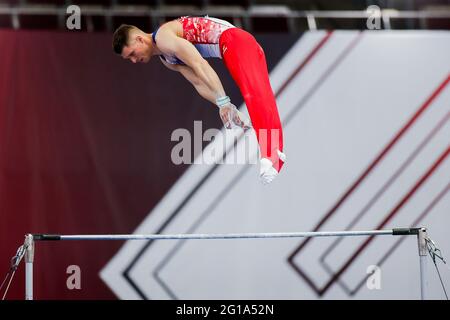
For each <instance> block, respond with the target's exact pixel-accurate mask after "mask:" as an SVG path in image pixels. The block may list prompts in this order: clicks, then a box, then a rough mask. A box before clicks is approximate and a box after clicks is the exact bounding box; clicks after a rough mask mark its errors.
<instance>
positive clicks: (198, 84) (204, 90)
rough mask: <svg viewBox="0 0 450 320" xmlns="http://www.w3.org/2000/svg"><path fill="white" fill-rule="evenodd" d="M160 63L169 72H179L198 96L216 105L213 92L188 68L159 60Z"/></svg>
mask: <svg viewBox="0 0 450 320" xmlns="http://www.w3.org/2000/svg"><path fill="white" fill-rule="evenodd" d="M161 62H162V63H163V64H164V65H165V66H166V67H167V68H169V69H170V70H173V71H177V72H180V73H181V74H182V75H183V76H184V77H185V78H186V79H187V80H188V81H189V82H190V83H191V84H192V85H193V86H194V88H195V90H197V92H198V94H199V95H200V96H201V97H203V98H204V99H206V100H208V101H210V102H211V103H213V104H216V96H215V94H214V92H213V91H211V89H210V88H209V87H208V86H207V85H206V84H205V83H204V82H203V81H202V79H200V78H199V77H198V76H197V75H196V74H195V72H194V71H193V70H192V69H191V68H190V67H188V66H183V65H175V64H170V63H167V62H166V61H164V60H163V59H161Z"/></svg>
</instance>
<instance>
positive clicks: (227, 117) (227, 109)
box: [217, 97, 251, 131]
mask: <svg viewBox="0 0 450 320" xmlns="http://www.w3.org/2000/svg"><path fill="white" fill-rule="evenodd" d="M226 98H228V97H226ZM225 101H226V103H222V104H220V103H217V105H218V107H219V115H220V118H221V119H222V122H223V124H224V126H225V128H226V129H232V128H234V127H240V128H242V129H243V130H244V131H246V130H248V129H250V128H251V124H250V119H248V117H246V116H245V115H244V114H243V113H242V112H240V111H239V110H238V109H237V108H236V106H235V105H234V104H232V103H231V102H230V100H229V98H228V99H227V100H225Z"/></svg>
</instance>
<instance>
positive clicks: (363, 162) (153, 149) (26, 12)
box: [0, 0, 450, 299]
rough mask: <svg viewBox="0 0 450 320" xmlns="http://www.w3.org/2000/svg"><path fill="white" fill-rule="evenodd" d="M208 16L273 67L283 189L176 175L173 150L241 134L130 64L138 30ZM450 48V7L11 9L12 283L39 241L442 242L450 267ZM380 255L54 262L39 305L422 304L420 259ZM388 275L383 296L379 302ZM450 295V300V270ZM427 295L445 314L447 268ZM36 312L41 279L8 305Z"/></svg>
mask: <svg viewBox="0 0 450 320" xmlns="http://www.w3.org/2000/svg"><path fill="white" fill-rule="evenodd" d="M73 5H76V6H78V8H79V9H80V11H79V13H80V18H81V20H80V28H75V29H70V28H68V25H67V21H68V19H69V18H70V17H71V16H72V15H73V13H74V12H76V11H72V10H73V8H74V7H71V6H73ZM368 8H371V9H369V10H368ZM374 8H375V9H376V8H379V11H376V10H375V9H374ZM373 10H375V11H373ZM374 12H375V16H373V14H374ZM206 14H208V15H210V16H213V17H217V18H221V19H225V20H228V21H230V22H232V23H233V24H235V25H236V26H238V27H241V28H243V29H245V30H247V31H249V32H251V33H252V34H254V35H255V37H256V38H257V40H258V41H259V42H260V43H261V45H262V47H263V48H264V50H265V53H266V57H267V62H268V68H269V71H270V75H271V83H272V86H273V89H274V93H275V95H276V97H277V102H278V105H279V110H280V116H281V119H282V122H283V125H284V128H285V145H286V153H287V157H288V161H287V164H286V166H285V168H284V169H283V171H282V173H281V175H280V176H279V177H278V178H277V180H276V181H275V182H274V183H273V184H271V185H270V186H267V187H263V186H262V185H260V184H259V181H258V179H257V169H256V168H255V166H253V165H215V164H181V165H177V164H174V163H173V162H172V159H171V153H172V151H173V148H174V146H175V145H176V144H177V142H176V141H173V140H172V139H171V136H172V133H173V131H174V130H176V129H178V128H185V129H187V130H188V131H189V132H191V133H192V136H193V137H194V136H195V134H198V132H197V133H196V132H195V129H194V127H195V125H194V121H202V130H203V131H205V130H207V129H208V128H221V121H220V118H219V117H218V114H217V109H216V108H215V107H214V106H211V105H210V104H209V103H208V102H206V101H204V100H202V99H201V98H200V97H199V96H198V95H197V94H196V93H195V92H194V90H193V89H192V87H191V85H190V84H189V83H187V82H186V81H185V80H184V79H182V77H181V76H180V75H178V74H176V73H174V72H170V71H167V70H166V69H165V68H164V67H163V66H162V65H161V64H160V63H159V62H158V61H151V63H149V64H147V65H133V64H130V63H127V62H126V61H124V60H122V59H119V58H118V57H117V56H115V55H114V53H113V52H112V48H111V38H112V32H113V31H114V30H115V28H117V27H118V26H120V24H122V23H127V24H134V25H136V26H138V27H140V28H141V29H142V30H144V31H147V32H151V31H152V30H154V29H155V28H156V27H157V26H158V25H160V24H161V23H163V22H165V21H169V20H171V19H174V18H176V17H178V16H184V15H206ZM449 30H450V1H448V0H391V1H389V0H385V1H375V0H373V1H370V0H366V1H358V0H342V1H325V0H322V1H320V0H304V1H303V0H290V1H275V0H243V1H238V0H228V1H227V0H196V1H181V0H130V1H124V0H78V1H75V0H74V1H69V0H67V1H64V0H59V1H58V0H0V273H1V274H4V273H6V272H7V271H8V268H9V264H10V259H11V257H12V256H13V255H14V253H15V251H16V249H17V247H18V246H19V245H20V244H21V243H22V242H23V238H24V235H25V234H26V233H30V232H31V233H60V234H102V233H105V234H116V233H117V234H127V233H135V232H136V233H188V232H195V233H199V232H201V233H216V232H218V233H228V232H285V231H323V230H358V229H359V230H365V229H367V230H369V229H377V228H392V227H413V226H421V225H424V226H426V227H428V229H429V233H430V236H431V237H432V238H433V239H434V240H436V242H437V243H438V244H439V246H440V248H441V250H442V252H443V253H444V255H445V254H446V257H447V259H450V258H449V257H450V256H449V254H450V238H449V235H448V226H449V225H450V157H449V153H450V85H449V80H450V79H449V77H450V59H449V57H450V31H449ZM155 60H156V59H155ZM209 62H210V64H211V65H212V66H213V67H214V69H215V70H216V71H217V73H218V74H219V76H220V78H221V80H222V82H223V84H224V87H225V90H226V92H227V94H228V95H229V96H230V97H231V98H232V101H234V103H235V104H236V105H238V106H239V105H241V108H242V109H243V110H245V106H244V105H243V99H242V97H241V96H240V93H239V90H238V88H237V87H236V85H235V84H234V82H233V80H232V79H231V77H230V75H229V74H228V71H227V70H226V69H225V67H224V66H223V64H222V62H221V61H220V60H209ZM150 101H151V103H150ZM217 144H220V141H218V140H214V141H213V142H209V141H205V140H203V141H201V147H200V150H199V149H198V148H195V147H193V148H192V157H193V158H196V157H197V158H198V157H201V156H202V154H203V155H204V154H206V155H208V154H209V153H210V150H211V149H212V148H214V146H215V145H217ZM239 148H244V146H242V145H241V144H239V143H238V144H236V145H235V146H234V150H236V151H238V150H239ZM256 152H257V151H256V150H253V153H256ZM365 240H367V239H344V240H337V239H313V240H311V241H305V240H299V239H288V240H286V239H284V240H247V241H241V240H239V241H231V242H230V241H211V242H209V241H191V242H189V241H173V242H145V243H142V242H131V241H128V242H126V243H121V242H65V243H51V242H49V243H39V244H38V246H37V248H36V258H35V269H36V270H35V298H36V299H355V298H356V299H417V298H419V297H420V288H419V284H420V282H419V265H418V258H417V245H416V243H415V240H413V239H412V238H408V239H406V238H399V239H397V238H392V239H391V238H389V239H387V238H381V239H379V238H374V239H371V240H370V241H369V242H368V243H367V245H364V243H365ZM372 240H373V241H372ZM70 266H78V267H79V269H80V270H81V282H80V283H81V287H80V288H70V286H68V281H69V280H70V279H69V277H70V275H71V273H70V272H69V271H68V270H71V269H68V268H69V267H70ZM373 266H376V267H378V268H379V270H380V272H381V273H380V274H381V275H380V276H381V278H380V281H381V282H380V283H381V287H380V288H375V289H374V288H369V286H367V285H366V281H367V279H368V277H369V272H368V270H369V269H370V268H371V267H373ZM441 266H443V265H442V264H441ZM441 275H442V279H443V282H444V284H446V285H447V287H448V284H449V283H450V269H449V268H447V267H445V266H444V267H443V268H442V270H441ZM427 277H428V281H429V285H430V297H431V298H433V299H443V298H445V296H444V294H443V291H442V288H441V283H440V281H439V278H438V277H437V274H436V273H435V271H434V267H432V266H431V264H430V267H429V270H428V273H427ZM68 279H69V280H68ZM23 296H24V270H23V265H22V266H21V267H20V268H19V269H18V273H17V275H16V278H15V279H14V281H13V283H12V285H11V288H10V291H9V293H8V298H9V299H22V298H23Z"/></svg>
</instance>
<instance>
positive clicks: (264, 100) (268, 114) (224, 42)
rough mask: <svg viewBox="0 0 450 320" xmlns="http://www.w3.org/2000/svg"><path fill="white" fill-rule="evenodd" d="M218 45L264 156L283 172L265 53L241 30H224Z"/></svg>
mask: <svg viewBox="0 0 450 320" xmlns="http://www.w3.org/2000/svg"><path fill="white" fill-rule="evenodd" d="M219 45H220V49H221V52H222V57H223V60H224V62H225V65H226V67H227V68H228V70H229V71H230V73H231V76H232V77H233V79H234V81H235V82H236V84H237V85H238V87H239V89H240V91H241V94H242V96H243V98H244V101H245V104H246V105H247V109H248V113H249V115H250V119H251V121H252V125H253V129H254V130H255V132H256V137H257V139H258V143H259V148H260V152H261V157H262V158H268V159H270V160H271V161H272V163H273V167H274V168H275V169H276V170H277V171H280V170H281V167H282V166H283V161H282V160H281V159H280V158H279V156H278V152H277V150H279V151H281V152H283V131H282V128H281V122H280V116H279V115H278V109H277V104H276V101H275V97H274V95H273V91H272V87H271V86H270V81H269V74H268V71H267V63H266V58H265V56H264V51H263V49H262V48H261V46H260V45H259V44H258V42H256V40H255V38H254V37H253V36H252V35H251V34H250V33H248V32H246V31H244V30H242V29H239V28H231V29H227V30H225V31H224V32H223V33H222V35H221V36H220V40H219Z"/></svg>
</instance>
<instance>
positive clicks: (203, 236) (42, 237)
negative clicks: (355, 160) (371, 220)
mask: <svg viewBox="0 0 450 320" xmlns="http://www.w3.org/2000/svg"><path fill="white" fill-rule="evenodd" d="M417 230H418V228H398V229H391V230H371V231H322V232H271V233H217V234H210V233H199V234H194V233H187V234H186V233H185V234H97V235H95V234H91V235H49V234H34V235H33V238H34V240H35V241H54V240H207V239H268V238H272V239H273V238H313V237H355V236H379V235H412V234H417Z"/></svg>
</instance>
